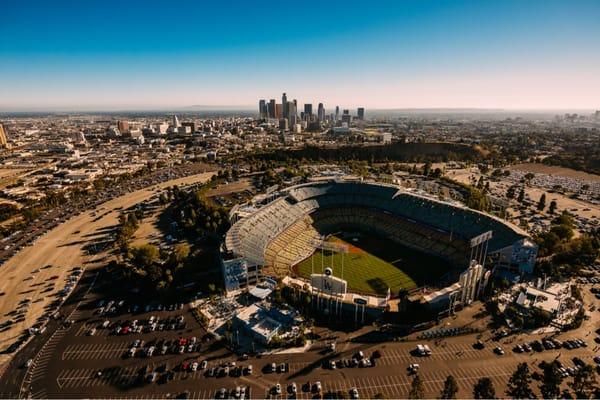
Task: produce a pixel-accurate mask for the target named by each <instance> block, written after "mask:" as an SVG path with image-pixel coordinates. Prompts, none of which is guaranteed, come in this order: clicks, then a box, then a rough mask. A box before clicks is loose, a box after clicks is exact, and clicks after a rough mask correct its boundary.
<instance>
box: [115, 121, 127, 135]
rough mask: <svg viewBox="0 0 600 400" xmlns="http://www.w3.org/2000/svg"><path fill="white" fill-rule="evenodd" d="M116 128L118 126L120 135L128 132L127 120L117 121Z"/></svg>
mask: <svg viewBox="0 0 600 400" xmlns="http://www.w3.org/2000/svg"><path fill="white" fill-rule="evenodd" d="M117 128H119V132H121V135H123V134H125V133H129V122H127V121H117Z"/></svg>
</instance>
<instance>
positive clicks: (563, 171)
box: [507, 163, 600, 182]
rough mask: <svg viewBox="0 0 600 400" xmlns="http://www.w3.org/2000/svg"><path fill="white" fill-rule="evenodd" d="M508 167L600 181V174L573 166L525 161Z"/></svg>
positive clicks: (536, 172) (535, 172)
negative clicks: (557, 165) (556, 165)
mask: <svg viewBox="0 0 600 400" xmlns="http://www.w3.org/2000/svg"><path fill="white" fill-rule="evenodd" d="M507 169H509V170H520V171H525V172H532V173H534V174H548V175H559V176H564V177H567V178H574V179H581V180H586V181H592V182H600V175H594V174H588V173H587V172H583V171H576V170H574V169H571V168H563V167H555V166H551V165H544V164H538V163H523V164H515V165H511V166H510V167H508V168H507Z"/></svg>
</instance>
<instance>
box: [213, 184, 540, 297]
mask: <svg viewBox="0 0 600 400" xmlns="http://www.w3.org/2000/svg"><path fill="white" fill-rule="evenodd" d="M261 199H264V197H263V198H261ZM231 220H232V222H234V223H233V225H232V227H231V228H230V230H229V231H228V233H227V235H226V238H225V242H224V246H223V252H222V257H223V273H224V277H225V283H226V289H227V291H235V290H239V289H243V288H244V287H246V286H248V285H252V284H254V283H256V282H258V281H259V280H260V279H261V277H263V276H271V277H276V278H283V277H285V276H288V275H294V272H293V269H292V267H293V266H294V265H296V264H298V263H300V262H302V261H303V260H306V259H307V258H309V257H310V256H312V255H313V253H315V251H316V250H317V249H318V248H319V243H322V242H323V239H324V238H325V237H326V236H327V235H329V234H332V233H336V232H340V231H342V232H358V231H360V232H368V233H369V234H370V235H373V236H379V237H382V238H385V239H386V240H391V241H393V242H395V243H398V244H401V245H402V246H405V247H408V248H409V249H411V250H414V251H418V252H421V253H423V254H428V255H433V256H436V257H439V258H441V259H443V260H445V261H446V262H447V265H448V269H453V268H454V269H456V270H457V271H458V273H457V274H456V275H455V276H454V279H455V280H454V282H449V283H450V284H449V285H448V286H449V287H457V285H456V283H459V285H458V286H460V279H459V274H460V273H462V272H464V271H467V270H469V269H470V267H472V265H473V263H472V261H473V260H475V261H476V264H479V265H485V267H486V268H487V269H488V270H489V269H492V268H504V269H508V270H510V271H512V272H514V273H520V274H523V273H525V274H526V273H531V272H532V269H533V265H534V263H535V258H536V256H537V246H536V245H535V244H534V243H533V242H532V241H531V240H530V238H529V236H528V234H527V233H526V232H524V231H523V230H521V229H520V228H518V227H516V226H514V225H512V224H510V223H508V222H506V221H503V220H501V219H499V218H497V217H495V216H492V215H489V214H485V213H482V212H479V211H475V210H472V209H470V208H467V207H465V206H464V205H462V204H460V203H458V202H446V201H440V200H439V199H437V198H433V197H429V196H427V195H426V194H423V193H418V192H416V191H412V190H409V189H404V188H400V187H398V186H395V185H390V184H384V183H377V182H367V181H362V180H352V179H343V178H342V179H340V178H337V179H335V180H333V179H332V180H325V181H323V180H320V181H315V182H310V183H306V184H301V185H296V186H292V187H289V188H286V189H283V190H280V191H279V192H277V193H275V194H273V195H271V196H269V200H268V201H264V200H263V203H258V202H257V203H255V204H247V205H243V206H240V207H236V208H235V209H234V210H232V213H231ZM486 262H487V263H488V264H487V265H486ZM488 275H489V274H488ZM294 278H302V277H299V276H294ZM304 278H307V277H306V276H305V277H304ZM433 278H439V276H437V277H433ZM469 279H470V278H469ZM469 281H470V280H469ZM477 284H479V283H477ZM349 285H350V287H349V290H350V291H352V289H353V288H352V282H349ZM432 289H433V290H436V289H442V288H436V287H433V288H432ZM448 292H449V291H448V290H446V291H443V290H442V291H440V293H441V294H445V295H447V294H448ZM429 298H431V296H429Z"/></svg>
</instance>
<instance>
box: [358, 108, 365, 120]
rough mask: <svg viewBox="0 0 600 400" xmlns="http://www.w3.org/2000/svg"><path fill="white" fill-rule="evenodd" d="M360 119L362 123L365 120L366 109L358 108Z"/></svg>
mask: <svg viewBox="0 0 600 400" xmlns="http://www.w3.org/2000/svg"><path fill="white" fill-rule="evenodd" d="M357 115H358V119H360V120H361V121H362V120H364V119H365V109H364V108H363V107H358V110H357Z"/></svg>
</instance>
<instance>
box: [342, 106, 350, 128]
mask: <svg viewBox="0 0 600 400" xmlns="http://www.w3.org/2000/svg"><path fill="white" fill-rule="evenodd" d="M344 122H345V123H347V124H348V126H350V122H352V115H350V111H349V110H344V112H343V113H342V123H344Z"/></svg>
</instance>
